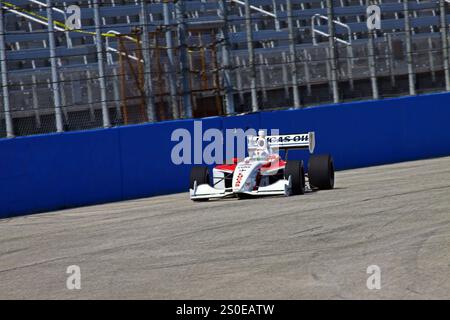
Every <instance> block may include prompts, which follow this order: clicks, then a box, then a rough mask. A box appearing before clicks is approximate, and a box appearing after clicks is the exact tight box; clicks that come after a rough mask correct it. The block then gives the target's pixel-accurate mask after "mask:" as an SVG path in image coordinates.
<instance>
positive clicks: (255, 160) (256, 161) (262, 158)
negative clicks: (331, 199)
mask: <svg viewBox="0 0 450 320" xmlns="http://www.w3.org/2000/svg"><path fill="white" fill-rule="evenodd" d="M247 143H248V154H249V156H248V157H247V158H245V159H244V160H242V161H238V159H233V161H232V163H231V164H224V165H218V166H216V167H215V168H214V169H213V179H212V181H211V179H210V174H209V170H208V167H203V166H196V167H193V168H192V171H191V177H190V190H189V193H190V198H191V200H193V201H207V200H208V199H214V198H227V197H238V198H239V199H242V198H249V197H252V196H265V195H271V196H273V195H284V196H291V195H299V194H304V193H305V191H306V190H307V186H306V179H308V185H309V190H318V189H322V190H326V189H333V188H334V165H333V159H332V158H331V156H330V155H313V153H314V148H315V134H314V132H310V133H306V134H292V135H283V136H266V135H265V131H262V130H261V131H259V132H258V136H249V137H247ZM290 149H309V152H310V153H311V156H310V159H309V163H308V173H307V174H305V169H304V166H303V161H299V160H286V161H285V160H282V159H281V157H280V156H279V154H278V151H279V150H287V151H286V157H287V153H288V150H290Z"/></svg>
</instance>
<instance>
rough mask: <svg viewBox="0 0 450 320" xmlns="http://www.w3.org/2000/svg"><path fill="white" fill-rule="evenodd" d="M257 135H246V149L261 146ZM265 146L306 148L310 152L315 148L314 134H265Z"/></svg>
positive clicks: (283, 148) (252, 149)
mask: <svg viewBox="0 0 450 320" xmlns="http://www.w3.org/2000/svg"><path fill="white" fill-rule="evenodd" d="M258 140H259V138H258V137H254V136H252V137H248V150H249V152H252V151H254V150H255V149H256V148H258V147H262V146H261V145H258V144H260V142H258ZM266 142H267V147H269V148H272V149H275V150H276V149H282V150H289V149H308V150H309V152H310V153H311V154H312V153H314V149H315V148H316V135H315V133H314V132H309V133H302V134H288V135H280V136H267V137H266Z"/></svg>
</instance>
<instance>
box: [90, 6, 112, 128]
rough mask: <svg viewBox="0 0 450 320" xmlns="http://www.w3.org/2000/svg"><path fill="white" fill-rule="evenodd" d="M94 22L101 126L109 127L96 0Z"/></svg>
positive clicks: (98, 10)
mask: <svg viewBox="0 0 450 320" xmlns="http://www.w3.org/2000/svg"><path fill="white" fill-rule="evenodd" d="M94 23H95V45H96V48H97V60H98V78H99V79H98V80H99V84H100V103H101V105H102V116H103V128H110V127H111V121H110V120H109V110H108V105H107V103H106V79H105V57H104V52H103V50H104V47H103V38H102V32H101V27H100V9H99V6H98V0H94Z"/></svg>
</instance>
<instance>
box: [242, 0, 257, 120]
mask: <svg viewBox="0 0 450 320" xmlns="http://www.w3.org/2000/svg"><path fill="white" fill-rule="evenodd" d="M245 29H246V33H247V47H248V64H249V67H250V89H251V94H252V111H253V112H256V111H258V110H259V105H258V93H257V91H256V68H255V49H254V48H253V31H252V14H251V12H250V2H249V0H245Z"/></svg>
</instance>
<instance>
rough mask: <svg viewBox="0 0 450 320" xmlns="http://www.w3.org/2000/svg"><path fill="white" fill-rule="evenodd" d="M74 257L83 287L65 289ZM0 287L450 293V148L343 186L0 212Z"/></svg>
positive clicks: (91, 292)
mask: <svg viewBox="0 0 450 320" xmlns="http://www.w3.org/2000/svg"><path fill="white" fill-rule="evenodd" d="M69 265H78V266H80V268H81V286H82V288H81V290H78V291H69V290H67V289H66V279H67V276H68V275H67V274H66V268H67V267H68V266H69ZM370 265H378V266H379V267H380V268H381V285H382V288H381V290H373V291H372V290H368V289H367V287H366V280H367V278H368V277H369V275H368V274H367V273H366V271H367V267H368V266H370ZM0 298H1V299H10V298H18V299H47V298H50V299H66V298H67V299H93V298H99V299H117V298H118V299H131V298H137V299H241V298H242V299H371V298H374V299H390V298H397V299H436V298H444V299H449V298H450V158H441V159H433V160H427V161H418V162H409V163H401V164H395V165H390V166H383V167H375V168H367V169H359V170H351V171H345V172H340V173H338V174H337V189H336V190H333V191H322V192H316V193H309V194H307V195H305V196H298V197H291V198H284V197H276V198H261V199H253V200H241V201H238V200H226V201H210V202H208V203H192V202H190V201H189V200H188V195H187V193H185V194H178V195H171V196H164V197H156V198H149V199H143V200H137V201H130V202H123V203H115V204H108V205H100V206H93V207H87V208H80V209H74V210H66V211H61V212H55V213H49V214H40V215H33V216H27V217H18V218H13V219H7V220H0Z"/></svg>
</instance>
